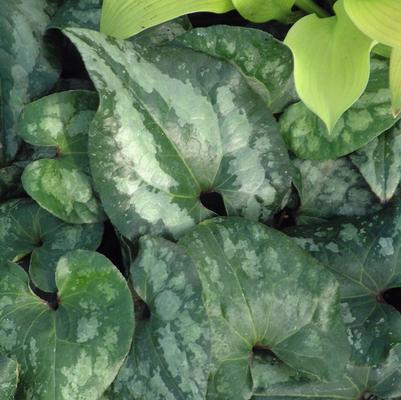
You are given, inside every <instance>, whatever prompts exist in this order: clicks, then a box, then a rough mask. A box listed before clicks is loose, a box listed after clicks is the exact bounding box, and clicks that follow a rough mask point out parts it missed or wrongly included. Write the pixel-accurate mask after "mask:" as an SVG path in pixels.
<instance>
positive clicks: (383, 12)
mask: <svg viewBox="0 0 401 400" xmlns="http://www.w3.org/2000/svg"><path fill="white" fill-rule="evenodd" d="M344 6H345V10H346V12H347V13H348V15H349V17H350V18H351V19H352V21H353V22H354V24H355V25H356V26H357V27H358V28H359V29H360V30H361V31H362V32H364V33H365V34H366V35H367V36H369V37H371V38H372V39H374V40H376V41H378V42H380V43H384V44H386V45H387V46H391V47H401V2H400V0H344Z"/></svg>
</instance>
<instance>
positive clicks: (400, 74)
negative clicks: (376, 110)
mask: <svg viewBox="0 0 401 400" xmlns="http://www.w3.org/2000/svg"><path fill="white" fill-rule="evenodd" d="M390 90H391V103H392V110H393V115H394V118H397V117H398V116H399V115H400V114H401V48H393V49H392V51H391V57H390Z"/></svg>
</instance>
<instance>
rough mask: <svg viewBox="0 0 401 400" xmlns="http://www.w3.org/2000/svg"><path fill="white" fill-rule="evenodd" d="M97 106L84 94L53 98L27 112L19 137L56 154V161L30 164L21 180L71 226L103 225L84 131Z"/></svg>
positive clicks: (58, 95)
mask: <svg viewBox="0 0 401 400" xmlns="http://www.w3.org/2000/svg"><path fill="white" fill-rule="evenodd" d="M97 106H98V98H97V95H96V94H95V93H93V92H86V91H69V92H62V93H55V94H52V95H50V96H48V97H44V98H42V99H40V100H37V101H35V102H33V103H31V104H29V105H28V106H26V107H25V109H24V111H23V112H22V115H21V121H20V125H19V135H20V136H21V137H22V138H23V139H24V140H25V141H26V142H28V143H30V144H32V145H35V146H50V147H53V148H55V149H56V152H57V156H56V158H55V159H41V160H37V161H34V162H33V163H31V164H29V165H28V166H27V167H26V168H25V171H24V173H23V175H22V183H23V185H24V189H25V190H26V191H27V193H28V194H29V195H30V196H31V197H32V198H33V199H34V200H35V201H37V202H38V203H39V204H40V205H41V207H43V208H45V209H46V210H48V211H49V212H51V213H52V214H54V215H55V216H56V217H58V218H60V219H62V220H63V221H66V222H70V223H93V222H100V221H103V220H104V219H105V215H104V213H103V209H102V206H101V204H100V202H99V200H98V199H97V198H96V194H95V193H94V190H93V188H92V178H91V176H90V172H89V159H88V153H87V151H88V150H87V148H88V130H89V125H90V123H91V121H92V119H93V116H94V114H95V111H96V108H97Z"/></svg>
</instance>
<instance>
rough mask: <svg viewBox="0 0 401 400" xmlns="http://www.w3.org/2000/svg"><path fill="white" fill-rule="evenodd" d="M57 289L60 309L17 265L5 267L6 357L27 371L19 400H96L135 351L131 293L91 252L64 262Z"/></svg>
mask: <svg viewBox="0 0 401 400" xmlns="http://www.w3.org/2000/svg"><path fill="white" fill-rule="evenodd" d="M56 284H57V288H58V292H57V296H58V308H57V309H54V308H52V307H50V306H49V305H48V304H46V302H44V301H43V300H42V299H40V298H39V297H37V296H36V295H34V294H33V293H32V291H31V290H30V288H29V283H28V276H27V274H26V273H25V272H24V271H23V270H22V269H21V268H20V267H19V266H18V265H16V264H13V263H8V262H4V261H2V262H1V268H0V321H1V324H0V351H2V352H4V353H5V354H8V355H11V356H12V357H14V358H15V359H17V360H18V362H19V363H20V365H21V383H20V388H19V391H18V397H17V398H18V399H35V400H55V399H57V400H72V399H74V400H97V399H98V398H99V397H100V396H101V394H102V393H103V392H104V391H105V389H106V388H107V387H108V386H109V385H110V384H111V382H112V381H113V379H114V377H115V376H116V374H117V372H118V370H119V368H120V367H121V364H122V363H123V361H124V358H125V356H126V355H127V353H128V351H129V348H130V344H131V340H132V334H133V327H134V320H133V304H132V299H131V293H130V291H129V289H128V286H127V283H126V282H125V280H124V278H123V277H122V275H121V274H120V273H119V272H118V270H117V269H116V268H115V267H114V265H113V264H111V263H110V261H109V260H108V259H107V258H105V257H103V256H102V255H100V254H98V253H93V252H90V251H85V250H76V251H73V252H70V253H67V254H66V255H65V256H63V257H62V258H61V259H60V261H59V262H58V266H57V272H56ZM99 299H104V301H99Z"/></svg>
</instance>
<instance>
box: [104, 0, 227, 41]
mask: <svg viewBox="0 0 401 400" xmlns="http://www.w3.org/2000/svg"><path fill="white" fill-rule="evenodd" d="M232 9H234V6H233V4H232V2H231V0H187V1H181V2H177V1H176V0H162V1H154V0H141V1H136V0H104V2H103V8H102V17H101V21H100V31H101V32H103V33H105V34H106V35H109V36H113V37H116V38H119V39H126V38H129V37H130V36H133V35H136V34H137V33H139V32H141V31H143V30H145V29H147V28H150V27H152V26H155V25H159V24H161V23H163V22H166V21H169V20H170V19H174V18H177V17H180V16H182V15H186V14H190V13H194V12H199V11H207V12H213V13H218V14H220V13H225V12H227V11H230V10H232Z"/></svg>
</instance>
